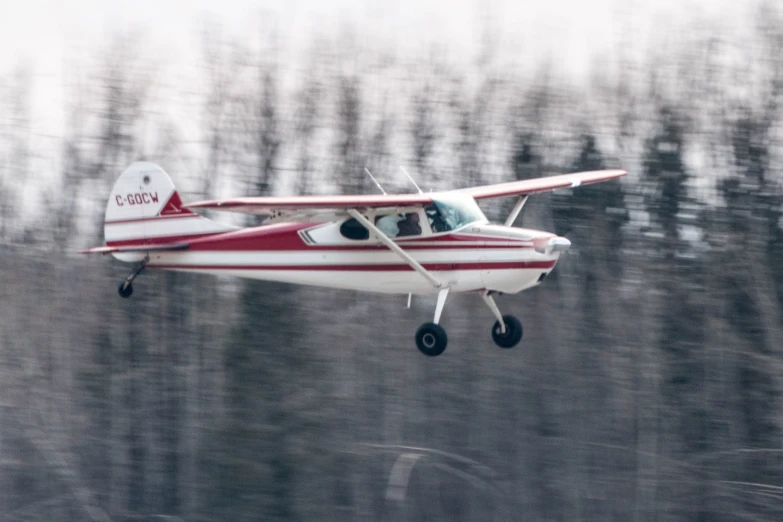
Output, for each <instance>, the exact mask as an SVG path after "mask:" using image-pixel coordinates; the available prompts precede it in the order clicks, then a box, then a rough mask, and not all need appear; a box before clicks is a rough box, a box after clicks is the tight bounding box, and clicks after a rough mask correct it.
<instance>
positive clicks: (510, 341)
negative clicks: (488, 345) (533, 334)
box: [492, 315, 522, 348]
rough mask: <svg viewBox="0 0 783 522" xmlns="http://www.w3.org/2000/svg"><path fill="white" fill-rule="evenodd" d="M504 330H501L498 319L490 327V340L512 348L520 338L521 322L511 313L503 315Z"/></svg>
mask: <svg viewBox="0 0 783 522" xmlns="http://www.w3.org/2000/svg"><path fill="white" fill-rule="evenodd" d="M503 322H504V323H505V325H506V332H505V333H502V332H501V327H500V321H495V325H494V326H493V327H492V340H493V341H495V344H497V345H498V346H500V347H501V348H513V347H514V346H516V345H517V344H519V341H521V340H522V323H521V322H519V319H517V318H516V317H514V316H513V315H504V316H503Z"/></svg>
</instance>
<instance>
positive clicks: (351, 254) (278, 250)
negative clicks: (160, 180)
mask: <svg viewBox="0 0 783 522" xmlns="http://www.w3.org/2000/svg"><path fill="white" fill-rule="evenodd" d="M336 226H337V224H335V223H279V224H273V225H265V226H260V227H252V228H245V229H240V230H236V231H231V232H224V233H218V234H209V235H205V236H203V237H196V238H191V239H188V245H189V246H188V248H187V249H186V250H181V251H161V252H148V253H147V254H141V253H135V252H134V253H125V252H124V253H115V254H114V255H115V256H116V257H118V258H119V259H121V260H123V261H131V262H133V261H141V260H142V259H144V257H145V256H149V259H148V261H147V263H146V266H147V267H148V268H162V269H170V270H180V271H186V272H195V273H206V274H219V275H232V276H238V277H244V278H250V279H261V280H267V281H280V282H285V283H293V284H304V285H315V286H324V287H331V288H341V289H348V290H360V291H369V292H382V293H413V294H432V293H437V291H438V289H437V288H435V287H434V286H433V285H432V284H431V283H430V282H429V281H428V280H427V279H425V278H424V277H422V275H421V274H420V273H418V272H416V271H415V270H414V269H413V268H412V267H411V266H410V265H409V264H408V263H406V262H405V260H403V259H402V258H400V257H399V256H398V255H397V254H396V253H395V252H393V251H391V250H390V249H389V248H387V247H386V246H384V245H383V244H381V243H380V242H379V241H378V240H377V239H376V238H373V237H372V236H371V237H369V238H367V239H365V240H359V241H351V240H348V239H346V238H343V237H341V236H339V234H335V233H334V230H332V229H333V228H334V227H336ZM553 238H556V236H555V235H554V234H551V233H548V232H540V231H536V230H529V229H521V228H514V227H504V226H498V225H489V224H474V225H468V226H467V227H464V228H462V229H459V230H454V231H450V232H445V233H436V234H427V235H423V236H416V237H410V238H399V239H397V240H396V241H395V242H396V243H397V244H398V245H399V246H400V247H402V248H403V249H404V250H405V252H407V253H408V254H409V255H410V256H411V257H412V258H413V259H415V260H416V261H417V262H419V263H420V264H421V265H422V266H423V267H424V268H425V269H426V270H427V271H429V272H430V273H431V274H432V275H433V276H434V277H435V278H436V279H438V280H439V281H440V282H442V284H443V285H444V286H448V287H449V288H450V289H451V291H454V292H472V291H481V290H492V291H497V292H502V293H517V292H520V291H522V290H525V289H528V288H530V287H532V286H535V285H536V284H538V283H539V282H541V281H542V280H543V279H544V277H545V276H546V275H547V274H548V273H549V272H550V271H551V270H552V269H553V268H554V266H555V264H556V263H557V260H558V257H559V255H560V252H559V251H554V252H549V251H547V249H546V248H545V246H546V245H547V243H548V242H549V241H550V240H552V239H553ZM557 239H563V238H557ZM563 240H564V239H563Z"/></svg>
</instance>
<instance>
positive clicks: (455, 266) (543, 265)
mask: <svg viewBox="0 0 783 522" xmlns="http://www.w3.org/2000/svg"><path fill="white" fill-rule="evenodd" d="M556 263H557V261H501V262H497V263H492V262H487V261H482V262H477V263H423V266H424V268H425V269H427V270H430V271H432V272H439V271H444V270H522V269H531V270H532V269H543V270H548V269H550V268H554V266H555V264H556ZM148 266H149V267H150V268H166V269H171V270H296V271H313V272H322V271H326V272H404V271H413V268H412V267H411V266H410V265H407V264H404V263H402V264H399V263H398V264H388V265H369V264H364V265H357V264H353V265H350V264H342V265H327V264H323V265H182V264H155V263H154V262H153V263H150V264H149V265H148Z"/></svg>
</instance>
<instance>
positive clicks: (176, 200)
mask: <svg viewBox="0 0 783 522" xmlns="http://www.w3.org/2000/svg"><path fill="white" fill-rule="evenodd" d="M228 230H233V228H232V227H229V226H226V225H222V224H220V223H216V222H215V221H212V220H209V219H206V218H204V217H202V216H200V215H198V214H196V213H194V212H193V211H191V210H189V209H186V208H182V200H181V199H180V197H179V194H178V193H177V190H176V189H175V188H174V183H172V181H171V178H169V176H168V174H166V171H164V170H163V169H162V168H160V167H159V166H158V165H155V164H154V163H148V162H143V161H139V162H136V163H133V164H132V165H130V166H129V167H128V168H126V169H125V170H124V171H123V173H122V174H121V175H120V177H119V179H117V181H116V183H115V184H114V188H112V191H111V195H110V196H109V202H108V204H107V205H106V217H105V219H104V226H103V232H104V235H105V238H106V245H107V246H112V247H114V246H117V247H120V246H141V245H161V244H166V243H172V242H181V241H187V240H188V239H194V238H196V237H201V236H205V235H210V234H216V233H220V232H226V231H228Z"/></svg>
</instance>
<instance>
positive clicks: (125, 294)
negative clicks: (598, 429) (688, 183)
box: [117, 281, 133, 299]
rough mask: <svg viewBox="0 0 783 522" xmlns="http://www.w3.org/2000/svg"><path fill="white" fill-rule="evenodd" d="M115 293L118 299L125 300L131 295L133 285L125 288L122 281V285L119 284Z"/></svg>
mask: <svg viewBox="0 0 783 522" xmlns="http://www.w3.org/2000/svg"><path fill="white" fill-rule="evenodd" d="M117 293H119V294H120V297H123V298H125V299H127V298H129V297H130V296H132V295H133V285H132V284H130V285H128V286H127V287H126V286H125V281H123V282H122V283H120V286H119V288H117Z"/></svg>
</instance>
